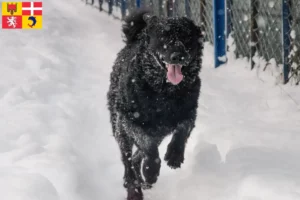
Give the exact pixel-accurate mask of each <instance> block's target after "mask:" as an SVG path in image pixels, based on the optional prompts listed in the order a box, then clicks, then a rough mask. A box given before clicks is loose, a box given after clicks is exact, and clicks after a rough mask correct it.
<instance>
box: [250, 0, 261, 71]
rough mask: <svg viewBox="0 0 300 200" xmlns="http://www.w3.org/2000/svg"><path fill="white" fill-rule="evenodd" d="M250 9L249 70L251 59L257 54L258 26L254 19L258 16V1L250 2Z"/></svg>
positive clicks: (252, 0)
mask: <svg viewBox="0 0 300 200" xmlns="http://www.w3.org/2000/svg"><path fill="white" fill-rule="evenodd" d="M250 7H251V8H250V9H251V15H250V19H251V27H250V35H251V41H250V60H251V70H252V69H253V68H254V65H255V63H254V61H253V57H254V56H255V54H256V53H257V50H258V24H257V20H256V17H257V15H258V7H259V2H258V0H251V4H250Z"/></svg>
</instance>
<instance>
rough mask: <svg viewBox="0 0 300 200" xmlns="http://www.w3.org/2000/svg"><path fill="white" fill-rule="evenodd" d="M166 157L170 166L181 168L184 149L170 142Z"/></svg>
mask: <svg viewBox="0 0 300 200" xmlns="http://www.w3.org/2000/svg"><path fill="white" fill-rule="evenodd" d="M164 159H165V161H166V162H167V165H168V166H169V167H170V168H172V169H177V168H180V167H181V164H182V163H183V161H184V151H183V150H182V149H181V148H180V147H179V146H178V145H175V143H170V144H169V145H168V148H167V152H166V154H165V158H164Z"/></svg>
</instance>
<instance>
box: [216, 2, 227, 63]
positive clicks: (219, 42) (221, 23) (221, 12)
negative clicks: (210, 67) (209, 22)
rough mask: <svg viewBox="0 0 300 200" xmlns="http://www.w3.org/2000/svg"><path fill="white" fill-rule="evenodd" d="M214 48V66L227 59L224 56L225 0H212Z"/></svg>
mask: <svg viewBox="0 0 300 200" xmlns="http://www.w3.org/2000/svg"><path fill="white" fill-rule="evenodd" d="M213 6H214V49H215V67H219V66H220V65H221V64H223V63H225V62H226V61H227V58H226V39H225V38H226V31H225V30H226V29H225V24H226V23H225V0H214V5H213Z"/></svg>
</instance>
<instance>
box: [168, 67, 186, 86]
mask: <svg viewBox="0 0 300 200" xmlns="http://www.w3.org/2000/svg"><path fill="white" fill-rule="evenodd" d="M165 65H166V68H167V78H168V81H169V82H170V83H172V84H173V85H178V84H179V83H180V82H181V81H182V80H183V75H182V72H181V68H182V65H179V64H169V63H165Z"/></svg>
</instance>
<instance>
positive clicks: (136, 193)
mask: <svg viewBox="0 0 300 200" xmlns="http://www.w3.org/2000/svg"><path fill="white" fill-rule="evenodd" d="M143 199H144V198H143V192H142V189H141V188H140V187H131V188H128V189H127V200H143Z"/></svg>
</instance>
